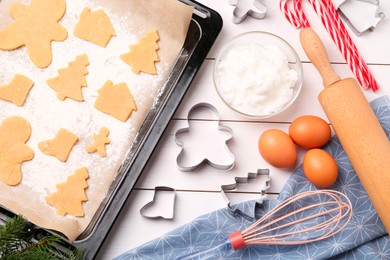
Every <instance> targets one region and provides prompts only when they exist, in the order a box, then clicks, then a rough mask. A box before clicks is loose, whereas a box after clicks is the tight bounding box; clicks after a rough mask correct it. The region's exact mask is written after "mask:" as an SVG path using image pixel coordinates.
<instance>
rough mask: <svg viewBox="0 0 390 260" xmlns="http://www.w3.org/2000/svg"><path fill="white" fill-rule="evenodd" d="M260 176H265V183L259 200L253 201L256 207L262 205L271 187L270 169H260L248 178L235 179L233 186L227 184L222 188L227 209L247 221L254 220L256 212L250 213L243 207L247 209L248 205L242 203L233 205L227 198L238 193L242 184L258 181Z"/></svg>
mask: <svg viewBox="0 0 390 260" xmlns="http://www.w3.org/2000/svg"><path fill="white" fill-rule="evenodd" d="M259 176H265V178H266V179H265V183H264V186H263V187H262V188H261V189H260V195H259V199H258V200H256V201H253V206H255V205H256V204H257V203H259V202H260V203H261V201H262V199H263V197H264V196H265V194H266V192H267V191H268V189H269V187H270V186H271V177H270V170H269V169H258V170H257V171H256V172H249V173H248V174H247V177H236V178H234V180H235V182H234V183H232V184H226V185H222V186H221V194H222V197H223V198H224V199H225V201H226V202H227V207H228V208H229V209H230V210H231V211H232V212H234V213H238V214H240V215H242V216H244V217H245V218H247V219H253V218H254V210H253V211H251V212H248V211H247V210H245V212H244V209H243V208H242V207H247V206H248V205H243V204H242V203H238V204H235V205H232V203H231V201H230V199H229V197H228V196H227V193H232V192H234V191H237V189H238V186H239V185H242V184H246V183H249V182H250V181H251V180H254V179H257V178H258V177H259Z"/></svg>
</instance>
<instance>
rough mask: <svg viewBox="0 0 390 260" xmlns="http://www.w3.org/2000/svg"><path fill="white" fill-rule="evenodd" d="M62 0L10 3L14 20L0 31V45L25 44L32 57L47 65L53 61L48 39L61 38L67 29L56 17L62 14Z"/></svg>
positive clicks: (34, 0) (0, 46)
mask: <svg viewBox="0 0 390 260" xmlns="http://www.w3.org/2000/svg"><path fill="white" fill-rule="evenodd" d="M65 10H66V3H65V0H32V1H31V5H25V4H22V3H16V4H13V5H12V6H11V8H10V10H9V14H10V15H11V16H12V17H13V18H14V19H15V21H14V22H13V23H11V24H10V25H9V26H7V27H5V28H4V29H3V30H1V31H0V49H2V50H15V49H17V48H19V47H21V46H26V48H27V52H28V54H29V56H30V59H31V61H32V62H33V63H34V64H35V65H36V66H37V67H39V68H46V67H47V66H49V64H50V63H51V61H52V51H51V42H52V41H64V40H65V39H66V37H67V36H68V32H67V31H66V29H65V28H64V27H62V26H61V25H60V24H59V23H58V21H59V20H60V19H61V18H62V17H63V16H64V14H65Z"/></svg>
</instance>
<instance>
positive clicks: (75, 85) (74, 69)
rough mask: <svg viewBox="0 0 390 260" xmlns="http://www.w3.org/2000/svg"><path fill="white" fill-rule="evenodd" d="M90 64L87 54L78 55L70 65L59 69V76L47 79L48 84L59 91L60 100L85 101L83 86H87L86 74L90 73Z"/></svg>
mask: <svg viewBox="0 0 390 260" xmlns="http://www.w3.org/2000/svg"><path fill="white" fill-rule="evenodd" d="M88 65H89V61H88V56H87V55H86V54H83V55H80V56H77V57H76V60H75V61H72V62H69V66H68V67H67V68H64V69H59V70H58V76H57V77H55V78H51V79H49V80H47V84H48V85H49V86H50V87H51V88H52V89H53V90H54V91H56V92H57V97H58V98H59V99H60V100H64V99H65V98H71V99H73V100H75V101H83V100H84V98H83V93H82V91H81V88H82V87H86V86H87V81H86V80H85V75H87V74H88V70H87V68H86V66H88Z"/></svg>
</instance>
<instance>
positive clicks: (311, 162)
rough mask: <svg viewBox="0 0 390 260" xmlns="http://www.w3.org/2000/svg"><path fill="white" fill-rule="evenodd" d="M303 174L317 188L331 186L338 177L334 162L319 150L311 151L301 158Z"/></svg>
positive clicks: (329, 156) (328, 155)
mask: <svg viewBox="0 0 390 260" xmlns="http://www.w3.org/2000/svg"><path fill="white" fill-rule="evenodd" d="M302 167H303V173H304V174H305V176H306V178H307V179H308V180H309V181H310V182H311V183H313V184H314V185H315V186H317V187H319V188H327V187H329V186H331V185H332V184H333V183H334V182H335V181H336V180H337V176H338V167H337V163H336V160H335V159H334V158H333V157H332V156H331V155H330V154H328V153H327V152H325V151H324V150H321V149H317V148H316V149H311V150H309V151H307V152H306V154H305V156H304V157H303V165H302Z"/></svg>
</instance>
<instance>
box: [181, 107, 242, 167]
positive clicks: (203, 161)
mask: <svg viewBox="0 0 390 260" xmlns="http://www.w3.org/2000/svg"><path fill="white" fill-rule="evenodd" d="M197 109H207V110H210V111H211V112H212V113H213V115H214V117H215V120H216V121H217V122H218V128H217V130H219V131H224V132H227V133H228V134H229V137H228V138H227V139H226V141H225V143H224V148H225V151H226V155H228V156H229V157H230V160H231V161H230V162H228V163H226V164H221V163H216V162H213V160H211V159H210V158H207V156H205V157H204V158H203V159H201V160H200V161H199V162H197V163H195V164H194V165H189V166H188V165H184V164H183V157H184V154H185V151H186V150H185V149H184V142H183V141H181V140H180V138H179V136H180V135H181V134H183V133H186V132H190V120H191V114H192V113H194V111H195V110H197ZM187 122H188V127H185V128H181V129H179V130H177V131H176V133H175V135H174V139H175V142H176V144H177V145H178V146H180V147H181V148H182V149H181V151H180V153H179V154H178V156H177V157H176V164H177V166H178V168H179V169H180V170H181V171H186V172H188V171H194V170H196V169H198V168H199V167H201V166H203V165H205V164H207V165H209V166H211V167H213V168H216V169H219V170H230V169H231V168H233V166H234V161H235V157H234V155H233V154H232V153H231V151H230V150H229V148H228V146H227V144H228V143H229V142H230V140H231V139H232V138H233V130H232V129H231V128H230V127H228V126H223V125H221V124H220V119H219V113H218V110H217V109H216V108H215V107H214V106H213V105H211V104H209V103H198V104H196V105H194V106H193V107H192V108H191V109H190V110H189V111H188V115H187ZM205 154H207V152H205Z"/></svg>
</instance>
